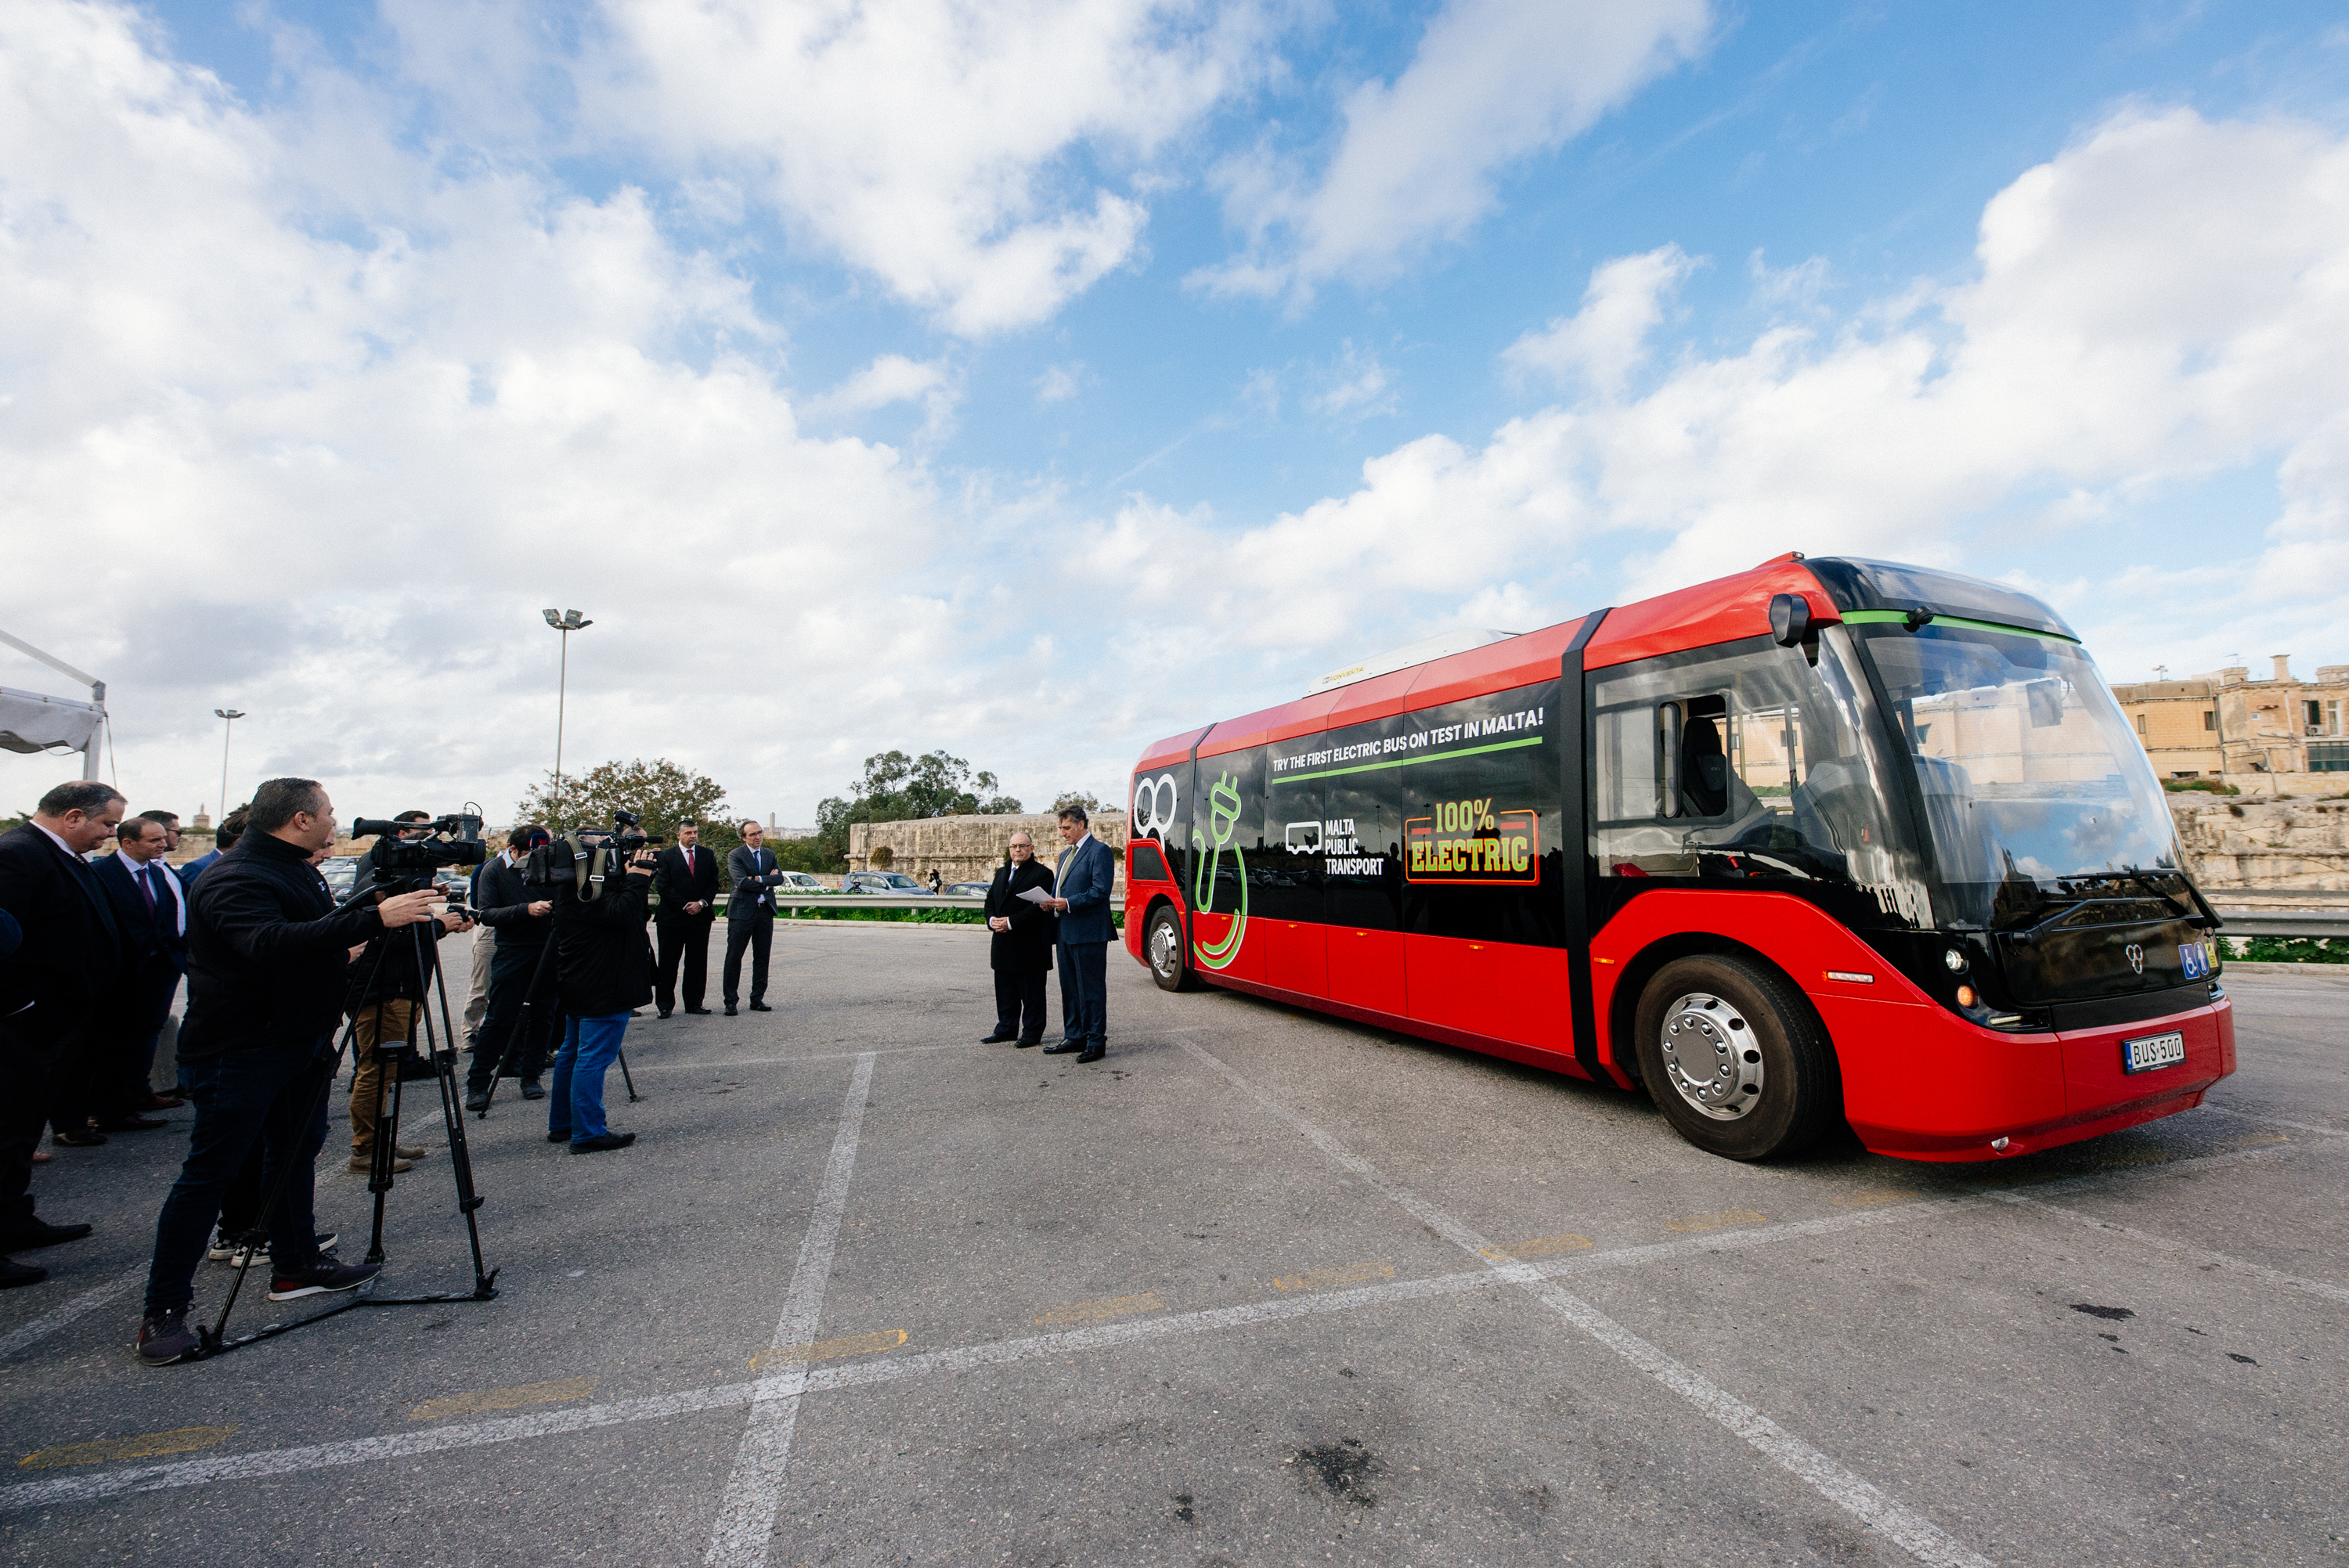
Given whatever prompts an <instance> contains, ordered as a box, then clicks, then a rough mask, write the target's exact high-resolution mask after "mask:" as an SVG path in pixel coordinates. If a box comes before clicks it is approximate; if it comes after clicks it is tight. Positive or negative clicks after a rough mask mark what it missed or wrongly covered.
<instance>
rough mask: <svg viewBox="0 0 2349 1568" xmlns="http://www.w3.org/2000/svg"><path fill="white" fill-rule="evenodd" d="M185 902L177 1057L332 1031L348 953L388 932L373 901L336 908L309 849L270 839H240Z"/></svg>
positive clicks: (257, 834) (340, 1004) (213, 1053)
mask: <svg viewBox="0 0 2349 1568" xmlns="http://www.w3.org/2000/svg"><path fill="white" fill-rule="evenodd" d="M188 903H189V904H190V908H189V911H188V1015H187V1019H186V1021H185V1022H183V1023H182V1024H181V1026H180V1057H181V1060H183V1061H184V1060H189V1059H191V1058H193V1057H209V1056H216V1055H218V1054H219V1053H220V1052H222V1051H240V1050H250V1049H255V1048H258V1047H264V1046H291V1045H297V1044H301V1043H304V1042H306V1041H316V1040H319V1039H322V1038H324V1037H326V1036H328V1035H331V1034H333V1033H334V1032H335V1029H336V1026H337V1025H339V1024H340V1023H341V1022H342V1016H343V990H344V987H345V985H347V984H348V982H349V979H350V969H351V963H350V957H349V954H347V952H346V951H345V950H346V949H347V948H350V947H354V946H357V944H360V943H362V942H366V941H368V940H370V939H371V938H374V937H376V936H378V935H381V934H384V931H383V923H382V922H380V921H378V919H376V914H375V905H374V904H373V903H371V902H367V901H360V902H357V903H351V904H348V905H347V906H346V907H344V908H342V909H339V910H338V909H336V907H335V895H334V894H332V893H330V892H327V891H326V878H324V877H322V876H320V875H319V874H318V873H317V872H316V869H315V868H313V867H312V866H311V864H310V856H309V851H305V850H303V849H300V848H298V847H296V846H295V845H293V844H289V843H287V842H286V841H285V840H283V839H279V838H274V837H272V836H271V835H269V834H267V833H261V832H253V833H247V834H245V836H244V837H243V838H242V839H239V840H238V841H236V848H234V849H233V850H231V851H228V853H226V854H224V855H222V857H221V858H220V859H219V860H217V861H213V862H212V869H211V870H209V871H207V872H204V874H203V875H202V876H201V877H199V878H197V879H196V885H195V887H194V888H193V889H192V890H191V892H190V893H189V895H188Z"/></svg>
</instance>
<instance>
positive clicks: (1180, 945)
mask: <svg viewBox="0 0 2349 1568" xmlns="http://www.w3.org/2000/svg"><path fill="white" fill-rule="evenodd" d="M1185 946H1186V944H1185V941H1184V939H1183V922H1182V920H1181V918H1180V917H1179V916H1177V915H1176V914H1175V913H1174V906H1173V905H1172V904H1164V903H1162V904H1160V905H1159V906H1158V907H1157V908H1156V909H1154V910H1152V911H1151V912H1150V924H1149V926H1148V928H1147V929H1145V930H1144V931H1143V934H1142V954H1143V957H1144V958H1147V959H1148V960H1149V961H1150V977H1151V978H1152V979H1153V980H1155V981H1157V982H1158V988H1159V989H1160V990H1161V991H1195V990H1197V989H1198V988H1199V982H1198V979H1197V977H1196V976H1195V975H1193V973H1192V970H1191V965H1190V963H1189V961H1188V960H1189V954H1187V953H1186V952H1185Z"/></svg>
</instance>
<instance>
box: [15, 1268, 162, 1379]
mask: <svg viewBox="0 0 2349 1568" xmlns="http://www.w3.org/2000/svg"><path fill="white" fill-rule="evenodd" d="M146 1278H147V1265H146V1264H137V1265H135V1266H133V1267H131V1268H129V1269H126V1270H124V1271H123V1272H122V1273H121V1274H117V1275H116V1276H115V1277H114V1278H113V1279H110V1280H109V1281H108V1282H107V1283H106V1284H101V1285H97V1286H94V1287H92V1288H91V1289H88V1290H86V1291H84V1292H82V1293H81V1294H80V1295H77V1296H74V1297H71V1298H70V1299H68V1300H67V1301H66V1302H64V1303H63V1304H61V1305H58V1306H56V1307H54V1308H52V1309H51V1310H49V1311H48V1312H47V1313H44V1314H43V1315H41V1316H39V1317H36V1318H35V1319H33V1321H32V1322H30V1323H26V1324H20V1325H18V1326H16V1327H15V1328H12V1329H10V1330H8V1331H7V1332H6V1333H5V1334H0V1357H5V1356H14V1355H15V1354H16V1352H18V1351H19V1350H22V1349H23V1348H25V1346H27V1345H30V1344H32V1343H33V1342H34V1341H35V1340H36V1339H46V1338H47V1337H48V1336H50V1335H52V1334H55V1333H56V1332H57V1330H58V1329H60V1328H63V1327H64V1326H66V1325H67V1324H69V1323H71V1322H72V1321H73V1320H74V1319H75V1318H77V1317H79V1316H80V1315H82V1314H83V1313H85V1312H88V1310H89V1309H90V1308H92V1307H94V1306H104V1305H106V1304H107V1303H108V1302H109V1301H112V1300H113V1299H114V1298H115V1297H116V1296H118V1295H125V1294H126V1293H128V1292H129V1290H130V1289H131V1287H133V1286H134V1285H138V1284H143V1283H145V1281H146Z"/></svg>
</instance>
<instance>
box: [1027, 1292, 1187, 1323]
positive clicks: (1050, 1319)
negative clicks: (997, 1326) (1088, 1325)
mask: <svg viewBox="0 0 2349 1568" xmlns="http://www.w3.org/2000/svg"><path fill="white" fill-rule="evenodd" d="M1165 1310H1166V1303H1165V1302H1164V1301H1163V1300H1161V1299H1160V1298H1159V1295H1158V1293H1157V1292H1156V1291H1154V1290H1145V1291H1143V1293H1142V1294H1141V1295H1112V1296H1106V1297H1103V1298H1102V1300H1100V1301H1081V1302H1078V1303H1077V1304H1076V1305H1073V1306H1055V1307H1051V1308H1050V1309H1048V1310H1046V1311H1043V1312H1040V1313H1038V1314H1037V1315H1036V1326H1037V1327H1039V1328H1050V1327H1051V1326H1053V1325H1055V1324H1061V1323H1083V1322H1085V1321H1086V1320H1088V1319H1090V1318H1095V1317H1128V1316H1131V1315H1133V1314H1134V1313H1137V1312H1164V1311H1165Z"/></svg>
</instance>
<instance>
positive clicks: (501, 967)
mask: <svg viewBox="0 0 2349 1568" xmlns="http://www.w3.org/2000/svg"><path fill="white" fill-rule="evenodd" d="M546 842H548V835H547V831H546V830H545V829H544V828H542V827H540V826H539V825H538V824H537V823H535V822H525V823H523V825H522V826H521V827H519V828H516V829H515V830H513V831H512V832H511V833H509V834H507V835H506V847H505V849H504V851H502V853H499V854H496V855H493V856H492V857H491V858H490V861H489V863H488V864H486V865H484V866H483V867H482V868H481V883H480V892H477V893H476V894H475V895H474V902H473V907H474V908H475V910H477V911H478V912H479V913H480V914H481V923H482V924H483V925H485V926H487V927H489V929H490V930H491V931H492V932H495V933H496V934H497V939H498V944H497V946H496V947H494V948H492V950H491V952H490V1006H489V1011H488V1012H486V1013H484V1014H483V1015H482V1016H481V1037H480V1038H479V1039H478V1040H476V1041H475V1042H474V1045H473V1065H472V1068H471V1069H470V1070H469V1071H468V1072H467V1073H466V1074H465V1109H468V1110H487V1109H490V1086H491V1085H492V1083H494V1082H495V1081H496V1080H497V1076H498V1069H499V1068H501V1067H503V1066H504V1065H505V1064H506V1058H507V1057H512V1059H513V1070H514V1071H515V1072H516V1073H518V1074H520V1075H521V1078H522V1095H523V1099H543V1098H544V1096H545V1094H546V1090H545V1089H544V1088H542V1087H541V1086H540V1084H539V1081H538V1079H539V1075H540V1074H541V1073H543V1072H544V1071H545V1070H546V1058H547V1056H548V1055H549V1052H550V1050H551V1048H552V1047H553V1045H554V1026H555V1023H556V1021H557V1020H558V1019H559V1018H561V1017H562V1016H563V1009H562V1008H561V1007H560V1006H557V1005H556V1003H555V999H554V975H552V974H551V973H547V972H545V969H547V968H551V967H552V965H551V964H548V963H547V962H546V961H548V960H550V959H551V957H552V954H550V953H549V952H548V950H547V945H546V943H547V937H548V934H550V933H551V932H552V931H553V930H554V923H553V920H552V918H551V917H552V916H553V915H554V894H553V892H552V890H550V889H547V888H533V887H532V886H531V885H530V884H529V883H528V882H524V881H523V870H524V868H525V866H526V864H527V862H528V861H529V859H530V852H531V851H533V850H534V849H536V848H537V847H538V846H539V845H541V844H543V843H546ZM542 965H545V967H544V968H543V967H542ZM525 1003H527V1004H528V1006H524V1004H525ZM525 1025H527V1030H526V1032H525V1033H524V1035H523V1037H522V1038H520V1039H516V1038H515V1037H514V1031H515V1030H516V1029H522V1028H523V1027H524V1026H525Z"/></svg>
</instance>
